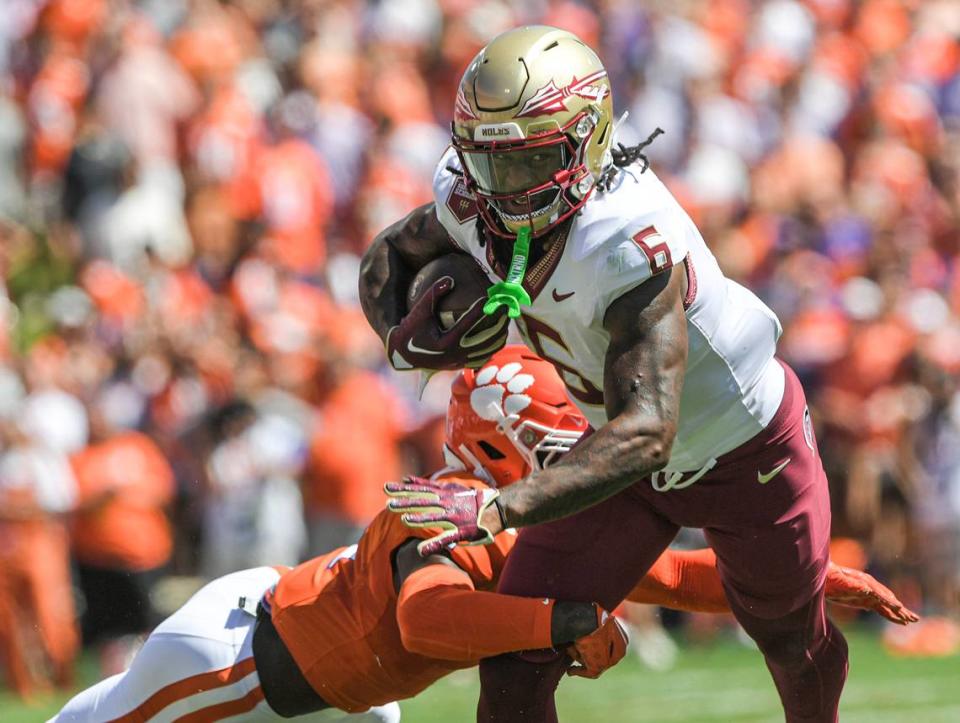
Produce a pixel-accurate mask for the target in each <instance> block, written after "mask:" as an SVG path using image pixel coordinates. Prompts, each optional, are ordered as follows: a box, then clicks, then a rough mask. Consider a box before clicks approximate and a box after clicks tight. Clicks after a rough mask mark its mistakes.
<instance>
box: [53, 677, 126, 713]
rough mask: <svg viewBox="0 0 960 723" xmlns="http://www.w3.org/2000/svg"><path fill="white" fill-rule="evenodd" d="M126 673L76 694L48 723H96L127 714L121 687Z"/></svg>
mask: <svg viewBox="0 0 960 723" xmlns="http://www.w3.org/2000/svg"><path fill="white" fill-rule="evenodd" d="M126 675H127V674H126V673H117V674H116V675H113V676H110V677H109V678H106V679H105V680H101V681H100V682H99V683H97V684H96V685H93V686H91V687H89V688H87V689H86V690H84V691H81V692H79V693H77V694H76V695H75V696H73V698H71V699H70V700H69V701H68V702H67V704H66V705H65V706H64V707H63V709H62V710H61V711H60V712H59V713H57V715H55V716H54V717H53V718H51V719H50V721H49V723H96V721H106V720H113V719H114V718H119V717H121V716H123V715H125V714H126V713H127V712H129V710H130V708H131V707H132V706H130V705H129V704H128V703H127V701H126V699H125V697H124V688H123V686H122V682H123V679H124V678H125V677H126Z"/></svg>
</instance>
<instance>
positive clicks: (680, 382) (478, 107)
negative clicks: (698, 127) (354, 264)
mask: <svg viewBox="0 0 960 723" xmlns="http://www.w3.org/2000/svg"><path fill="white" fill-rule="evenodd" d="M611 93H612V91H611V86H610V81H609V78H608V77H607V73H606V70H605V69H604V67H603V65H602V63H601V62H600V60H599V58H597V56H596V55H595V54H594V53H593V52H592V51H591V50H590V49H589V48H588V47H587V46H586V45H585V44H584V43H583V42H582V41H580V40H579V38H577V37H575V36H574V35H572V34H570V33H568V32H565V31H561V30H558V29H555V28H548V27H542V26H541V27H525V28H519V29H516V30H511V31H508V32H506V33H503V34H501V35H500V36H498V37H497V38H495V39H494V40H493V41H491V43H490V44H488V46H487V47H486V48H484V50H482V51H481V53H480V54H478V56H477V58H475V59H474V61H473V62H472V63H471V64H470V66H469V67H468V69H467V71H466V73H465V74H464V78H463V80H462V82H461V85H460V89H459V91H458V94H457V102H456V106H455V109H454V113H453V136H452V139H451V140H452V146H453V149H452V150H451V151H450V152H448V153H447V154H445V155H444V157H443V158H442V159H441V161H440V162H439V164H438V166H437V171H436V174H435V177H434V195H435V199H434V201H435V203H434V204H433V206H432V207H425V208H423V209H419V210H418V211H415V212H414V213H413V214H411V216H410V217H408V219H406V220H405V221H404V222H401V223H400V224H397V225H395V226H393V227H391V228H389V229H387V230H386V231H385V232H383V233H382V234H381V235H380V236H379V237H378V238H377V239H376V240H375V241H374V243H373V245H372V246H371V248H370V250H369V251H368V252H367V254H366V256H365V259H364V265H363V268H362V272H361V297H362V299H363V302H364V310H365V311H366V313H367V318H368V320H369V321H370V323H371V325H372V326H373V328H374V329H375V330H376V331H377V332H378V333H379V334H380V336H381V338H382V339H384V341H385V343H386V346H387V351H388V356H389V358H390V360H391V362H392V363H393V364H394V366H395V367H397V368H410V367H422V368H427V369H430V368H441V367H443V366H445V365H446V364H448V363H451V362H457V363H460V364H466V363H470V364H474V365H475V364H476V363H477V361H478V360H479V359H481V358H482V354H481V351H482V350H481V349H480V348H478V347H477V346H476V345H473V344H469V343H468V344H466V345H465V344H464V342H467V341H468V340H470V341H472V340H473V338H475V336H476V334H475V333H474V334H472V335H466V334H464V333H463V332H464V328H460V329H458V330H456V331H453V330H451V331H450V332H447V333H442V332H439V331H438V326H437V323H436V320H435V319H434V318H433V316H432V315H431V314H429V313H413V312H414V311H421V310H419V309H417V308H416V307H415V308H414V309H412V310H411V313H410V314H408V315H407V316H406V317H403V314H402V309H403V308H404V303H403V302H404V292H405V291H406V286H405V284H406V283H407V282H408V281H409V278H410V275H411V274H414V273H416V271H417V270H418V269H420V268H421V267H422V265H423V263H424V262H425V261H427V260H429V259H430V258H433V257H434V256H436V255H438V254H441V253H444V249H446V251H450V250H460V251H466V252H468V253H470V254H471V255H472V256H473V257H474V259H475V260H476V261H477V262H478V263H479V264H480V265H481V266H482V268H484V270H486V271H487V272H488V275H489V276H490V277H491V278H492V279H498V280H499V279H504V280H510V281H512V282H513V284H514V285H513V286H512V287H510V288H511V289H512V290H514V291H516V292H517V294H516V296H517V299H520V300H522V301H523V304H524V306H523V308H522V309H513V311H521V312H522V316H521V317H520V318H519V319H518V320H517V321H518V325H519V327H520V330H521V333H522V334H523V335H524V338H525V340H526V341H527V343H528V345H529V346H530V347H531V348H532V349H536V350H538V351H540V352H541V354H542V355H544V356H549V357H550V360H551V361H553V363H554V364H555V365H556V366H557V368H558V369H560V370H562V371H563V374H564V379H565V380H566V382H567V384H568V386H569V389H570V392H571V394H573V395H574V396H576V398H577V400H578V402H579V404H580V406H581V408H582V409H583V410H584V412H585V414H586V415H587V417H588V418H589V419H590V420H591V422H592V423H593V425H594V426H595V427H596V428H597V431H596V432H595V433H594V434H593V435H592V436H591V437H590V438H589V439H588V440H586V441H585V442H584V443H583V444H581V445H579V446H578V448H577V449H576V450H575V451H573V452H572V453H571V454H570V455H568V456H567V457H566V458H565V459H564V461H563V463H561V464H558V465H554V466H552V467H550V468H549V469H547V470H544V471H537V472H535V473H533V474H532V475H530V476H529V477H528V478H526V479H524V480H521V481H520V482H519V483H517V484H515V485H512V486H511V487H510V488H509V489H507V490H504V491H503V494H502V497H501V499H500V501H499V503H498V502H496V501H495V500H494V499H492V495H489V494H484V495H480V494H478V495H476V499H475V500H474V501H473V502H472V503H468V501H467V497H466V496H465V495H457V494H456V493H455V492H454V491H453V490H452V489H444V490H433V491H431V492H428V493H427V494H425V495H424V497H423V499H421V500H417V499H414V500H412V501H409V504H411V505H412V506H414V507H415V506H418V505H420V504H421V503H424V504H430V503H433V504H434V507H435V510H436V514H434V515H429V514H428V515H426V516H421V517H419V518H417V519H418V520H419V521H420V522H425V523H428V522H431V521H438V520H444V521H445V522H447V523H448V524H451V525H452V526H453V527H455V528H457V529H455V530H453V531H452V532H448V533H447V534H445V535H444V537H443V538H442V540H439V541H438V543H437V544H438V545H442V544H447V543H450V542H455V541H458V540H459V541H465V542H482V541H484V540H489V539H491V537H492V533H495V532H497V531H499V530H500V529H501V528H503V527H528V526H536V525H541V524H542V523H548V524H545V525H542V526H540V527H533V528H532V529H530V530H529V531H525V532H523V533H521V535H520V541H519V542H518V544H517V549H516V550H515V552H514V553H513V555H512V556H511V560H510V563H509V565H508V567H507V570H506V571H505V573H504V577H503V579H502V580H501V587H500V589H501V590H502V591H503V592H507V593H511V594H519V595H530V596H537V595H548V596H557V597H560V598H561V599H583V600H597V601H598V602H600V603H601V604H603V605H605V606H611V605H616V604H617V603H619V601H620V600H621V599H622V598H623V597H624V596H625V595H626V594H627V592H628V591H629V589H630V587H631V585H632V583H633V581H635V580H636V579H637V578H639V577H641V576H642V575H643V573H644V572H645V571H646V570H647V569H648V568H649V567H650V565H651V564H652V563H653V562H654V560H655V559H656V558H657V557H658V556H659V554H660V553H661V551H662V550H663V549H665V548H666V546H667V545H668V544H669V543H670V541H671V539H672V538H673V536H674V534H675V533H676V531H677V529H678V528H679V527H680V526H691V527H702V528H704V529H705V530H706V531H707V534H708V540H709V542H710V544H711V546H712V547H713V548H714V550H715V551H716V552H717V555H718V558H719V569H720V573H721V575H722V576H723V579H724V584H725V586H726V589H727V592H728V594H729V596H730V598H731V603H732V606H733V608H734V613H735V614H736V616H737V618H738V620H739V621H740V623H741V624H742V625H743V627H744V628H745V629H746V631H747V632H748V633H749V634H750V635H751V636H752V637H753V638H754V640H756V642H757V644H758V645H759V647H760V649H761V651H762V652H763V654H764V657H765V659H766V662H767V665H768V667H769V668H770V671H771V674H772V676H773V679H774V681H775V683H776V686H777V689H778V692H779V694H780V698H781V702H782V704H783V707H784V710H785V711H786V713H787V718H788V719H789V720H810V721H832V720H834V719H835V718H836V715H837V708H838V705H839V699H840V693H841V691H842V688H843V683H844V681H845V679H846V673H847V651H846V643H845V641H844V640H843V636H842V635H841V634H840V632H839V631H838V630H837V629H836V627H835V626H833V624H832V623H830V622H829V621H828V620H827V618H826V615H825V609H824V591H823V581H824V576H825V574H826V571H827V565H828V547H827V545H828V542H829V535H830V507H829V498H828V490H827V484H826V479H825V477H824V475H823V470H822V466H821V464H820V460H819V456H818V454H817V450H816V445H815V443H814V441H813V439H812V435H811V436H808V435H805V433H804V414H805V404H804V397H803V390H802V389H801V388H800V385H799V383H798V382H797V380H796V377H795V376H794V375H793V373H792V372H790V371H789V370H787V369H785V367H784V366H782V365H781V364H780V363H779V362H778V361H777V359H776V358H775V353H776V343H777V339H778V337H779V335H780V331H781V327H780V324H779V322H778V320H777V318H776V316H775V315H774V314H773V312H772V311H771V310H770V309H768V308H767V307H766V306H765V305H764V304H763V303H762V302H761V301H760V299H758V298H757V297H756V296H754V295H753V294H752V293H750V292H749V291H748V290H747V289H745V288H743V287H742V286H740V285H738V284H736V283H735V282H733V281H731V280H729V279H726V278H725V277H724V276H723V273H722V271H721V269H720V267H719V265H718V264H717V261H716V259H715V258H714V257H713V255H712V254H711V252H710V250H709V248H708V246H707V244H706V242H705V241H704V239H703V238H702V236H701V235H700V232H699V230H698V229H697V228H696V226H695V224H694V223H693V221H692V220H691V219H690V218H689V216H688V215H687V214H686V212H685V211H684V210H683V209H682V208H681V207H680V205H679V204H678V203H677V201H676V200H675V199H674V198H673V196H672V195H671V193H670V192H669V190H668V189H667V188H666V187H665V186H664V185H663V184H662V183H661V182H660V181H659V179H657V177H656V175H655V174H654V173H653V172H652V171H649V170H648V169H647V167H646V162H645V159H643V157H642V147H643V144H641V145H640V146H637V147H634V148H629V149H628V148H623V147H619V148H615V147H614V145H613V143H614V139H613V136H614V133H615V128H614V122H615V121H614V116H613V105H612V98H611ZM651 138H652V136H651ZM638 160H644V163H643V164H642V165H641V164H639V163H637V161H638ZM461 201H467V202H468V203H466V205H464V204H463V203H461ZM470 202H472V205H471V203H470ZM432 214H435V215H436V218H435V219H430V216H431V215H432ZM438 227H439V228H438ZM528 232H529V233H528ZM450 239H452V240H453V244H451V242H450ZM514 239H515V240H514ZM524 268H529V272H528V273H527V275H526V277H525V278H524V277H523V276H522V271H523V269H524ZM520 284H523V291H524V292H526V293H524V294H521V293H519V291H518V289H517V286H518V285H520ZM548 287H549V288H548ZM443 290H444V287H442V286H441V288H440V290H439V291H441V292H442V291H443ZM428 296H429V295H428ZM515 300H516V299H514V301H515ZM428 311H429V309H428ZM474 323H475V322H474V321H473V318H472V317H470V316H469V315H466V316H465V317H464V319H463V320H462V323H461V322H458V325H460V326H461V327H466V328H469V329H471V330H472V329H473V328H474V326H473V325H474ZM465 346H469V347H470V351H466V350H465ZM453 352H456V353H453ZM395 491H396V492H397V493H398V494H410V493H415V490H413V489H410V488H407V489H403V488H402V487H397V488H395ZM398 507H399V505H398ZM474 513H476V514H474ZM564 518H569V519H566V520H564ZM432 547H434V546H428V547H427V548H425V549H432ZM563 666H564V662H563V661H562V660H557V661H554V662H553V663H544V658H543V656H540V657H539V658H538V659H537V660H536V661H524V660H520V659H517V658H516V657H514V658H509V659H500V660H496V661H491V662H490V663H485V664H483V665H482V666H481V667H482V679H483V683H484V686H483V687H484V695H483V704H482V706H481V712H482V713H483V714H484V715H483V717H484V719H492V720H514V719H516V718H517V717H518V716H519V715H520V713H518V711H523V715H524V718H525V720H540V719H550V717H551V714H550V713H549V711H550V710H552V705H553V704H552V697H553V686H554V685H555V684H556V682H557V681H558V680H559V678H560V676H561V675H562V670H563Z"/></svg>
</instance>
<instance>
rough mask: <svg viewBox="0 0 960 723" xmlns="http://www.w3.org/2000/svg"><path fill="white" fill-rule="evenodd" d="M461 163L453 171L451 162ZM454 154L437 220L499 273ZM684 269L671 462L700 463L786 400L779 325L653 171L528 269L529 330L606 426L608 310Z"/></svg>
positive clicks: (443, 169) (584, 214)
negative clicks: (683, 330)
mask: <svg viewBox="0 0 960 723" xmlns="http://www.w3.org/2000/svg"><path fill="white" fill-rule="evenodd" d="M451 169H452V170H451ZM459 170H460V164H459V160H458V158H457V156H456V153H454V152H453V151H452V150H451V151H449V152H448V153H447V154H445V155H444V157H443V158H442V159H441V160H440V163H439V165H438V167H437V171H436V174H435V176H434V185H433V191H434V196H435V200H436V207H437V216H438V217H439V219H440V222H441V223H442V224H443V226H444V228H445V229H446V230H447V232H448V233H449V234H450V236H451V237H452V238H453V240H454V241H455V242H456V243H457V245H459V246H460V247H461V248H462V249H463V250H464V251H467V252H468V253H470V254H471V255H472V256H473V257H474V258H475V259H476V260H477V261H478V262H479V263H480V265H481V267H482V268H483V269H484V271H486V273H487V274H488V275H489V276H490V278H491V280H499V277H498V275H497V274H496V273H495V271H494V269H495V268H496V265H497V262H496V260H495V258H494V256H493V253H492V250H491V249H490V248H489V244H485V245H483V246H482V245H481V243H480V237H479V235H478V233H477V221H478V218H477V207H476V204H475V202H474V201H473V199H472V198H471V197H470V195H469V194H468V193H467V192H466V189H465V186H464V182H463V180H462V178H461V177H460V175H459V173H458V172H459ZM680 263H683V264H685V265H686V272H687V279H688V291H687V298H686V299H685V303H684V306H685V308H686V318H687V340H688V341H687V344H688V350H687V371H686V376H685V378H684V384H683V394H682V397H681V400H680V423H679V429H678V430H677V435H676V438H675V440H674V444H673V451H672V453H671V456H670V463H669V464H668V465H667V469H668V470H670V471H676V472H689V471H694V470H700V469H702V468H703V467H704V466H705V465H707V464H709V463H710V461H711V460H713V459H716V458H717V457H718V456H720V455H722V454H724V453H726V452H729V451H731V450H733V449H735V448H737V447H738V446H740V445H741V444H743V443H744V442H746V441H747V440H748V439H750V438H752V437H753V436H755V435H756V434H757V433H758V432H759V431H760V430H762V429H763V428H764V427H766V425H767V424H768V423H769V422H770V420H771V419H772V418H773V415H774V413H775V412H776V410H777V407H778V406H779V405H780V401H781V399H782V397H783V389H784V372H783V368H782V367H781V366H780V364H779V363H778V362H777V360H776V359H775V358H774V353H775V351H776V344H777V339H778V338H779V336H780V333H781V331H782V329H781V327H780V323H779V321H778V320H777V317H776V316H775V315H774V313H773V312H772V311H771V310H770V309H768V308H767V307H766V306H765V305H764V304H763V302H761V301H760V300H759V299H758V298H757V297H756V296H754V295H753V293H751V292H750V291H748V290H747V289H745V288H744V287H742V286H740V285H739V284H737V283H735V282H733V281H731V280H730V279H727V278H725V277H724V276H723V273H722V272H721V271H720V268H719V266H718V265H717V262H716V259H715V258H714V257H713V254H712V253H710V250H709V249H708V248H707V245H706V244H705V243H704V241H703V238H702V237H701V236H700V232H699V231H698V230H697V227H696V226H695V225H694V224H693V221H691V220H690V217H689V216H687V214H686V212H685V211H684V210H683V209H682V208H681V207H680V205H679V204H678V203H677V201H676V200H675V199H674V198H673V196H672V195H671V194H670V192H669V191H668V190H667V189H666V187H665V186H664V185H663V184H662V183H661V182H660V180H659V179H658V178H657V177H656V175H655V174H654V173H653V171H650V170H648V171H646V172H645V173H640V169H639V168H638V167H636V166H634V167H631V168H626V169H623V172H621V173H619V174H618V175H617V178H616V180H615V182H614V184H613V188H612V189H610V190H608V191H602V192H601V191H598V192H595V193H594V194H593V195H592V196H591V198H590V200H589V201H587V203H586V204H585V205H584V207H583V209H582V210H581V211H580V213H579V214H578V215H577V216H576V217H575V219H574V221H573V223H572V224H571V226H570V229H569V231H568V233H567V236H566V238H565V239H558V240H557V241H556V242H554V244H553V246H552V247H551V248H550V249H548V250H547V252H546V253H545V255H544V256H543V258H542V259H540V260H539V261H538V262H537V263H536V264H533V265H531V266H530V267H529V268H528V270H527V277H526V282H525V286H526V287H527V290H528V291H529V292H530V296H531V298H532V300H533V303H532V304H531V305H530V306H527V307H524V308H523V310H522V311H523V315H522V317H521V319H520V320H519V324H518V325H519V328H520V333H521V334H522V335H523V337H524V340H525V341H526V343H527V345H528V346H529V347H530V348H531V349H533V350H535V351H536V352H537V353H538V354H540V356H542V357H544V358H546V359H548V360H549V361H551V362H552V363H553V364H554V366H555V367H556V368H557V370H558V371H559V372H560V375H561V376H562V377H563V379H564V381H565V383H566V385H567V389H568V390H569V392H570V395H571V396H572V397H573V398H574V400H575V401H576V402H577V405H578V406H579V407H580V409H582V410H583V413H584V414H585V415H586V416H587V418H588V419H589V420H590V423H591V424H592V425H593V426H595V427H599V426H602V425H603V424H605V423H606V422H607V414H606V410H605V408H604V404H603V391H602V390H603V370H604V358H605V355H606V351H607V347H608V345H609V342H610V335H609V334H608V333H607V332H606V330H605V329H604V327H603V319H604V315H605V314H606V311H607V309H608V308H609V307H610V305H611V304H612V303H613V302H614V301H615V300H616V299H618V298H619V297H620V296H622V295H623V294H625V293H626V292H628V291H630V290H631V289H633V288H635V287H637V286H639V285H640V284H642V283H643V282H644V281H646V280H647V279H649V278H650V277H651V276H653V275H655V274H657V273H660V272H662V271H665V270H667V269H669V268H670V267H671V266H673V265H675V264H680Z"/></svg>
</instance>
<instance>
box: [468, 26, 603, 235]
mask: <svg viewBox="0 0 960 723" xmlns="http://www.w3.org/2000/svg"><path fill="white" fill-rule="evenodd" d="M610 96H611V92H610V81H609V79H608V78H607V71H606V70H604V67H603V65H602V64H601V63H600V59H599V58H598V57H597V55H596V53H594V52H593V51H592V50H591V49H590V48H588V47H587V46H586V45H585V44H584V43H583V41H581V40H580V39H579V38H578V37H577V36H576V35H574V34H572V33H569V32H567V31H565V30H559V29H557V28H551V27H548V26H544V25H535V26H530V27H524V28H517V29H514V30H510V31H507V32H505V33H502V34H501V35H498V36H497V37H496V38H494V39H493V40H492V41H491V42H490V44H489V45H487V46H486V47H485V48H484V49H483V50H481V51H480V53H479V54H478V55H477V57H476V58H474V59H473V62H471V63H470V66H469V67H468V68H467V71H466V72H465V73H464V74H463V79H462V80H461V81H460V88H459V90H458V92H457V100H456V106H455V108H454V114H453V146H454V148H455V149H456V151H457V153H458V154H459V156H460V162H461V165H462V166H463V170H464V175H465V182H466V184H467V189H468V190H469V191H470V192H471V193H472V194H473V195H474V196H475V197H476V199H477V202H478V206H479V209H480V213H481V216H482V218H483V221H484V223H485V225H486V227H487V228H488V229H489V230H490V231H491V232H493V233H495V234H497V235H499V236H510V237H512V236H514V235H515V234H516V233H517V231H518V230H519V229H520V228H521V227H523V226H529V227H530V229H531V232H532V234H533V235H534V236H538V235H540V234H543V233H545V232H546V231H548V230H550V229H552V228H554V227H555V226H557V224H559V223H561V222H562V221H564V220H565V219H567V218H569V217H570V216H571V215H572V214H574V213H575V212H576V211H577V210H578V209H579V208H580V207H581V206H583V204H584V203H586V201H587V199H588V198H589V197H590V194H591V193H592V192H593V189H594V187H595V185H596V184H597V182H598V181H599V179H600V177H601V174H602V173H603V171H604V170H605V169H606V168H607V166H609V164H610V163H611V154H610V144H611V140H612V136H613V123H612V121H613V102H612V100H611V97H610Z"/></svg>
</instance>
